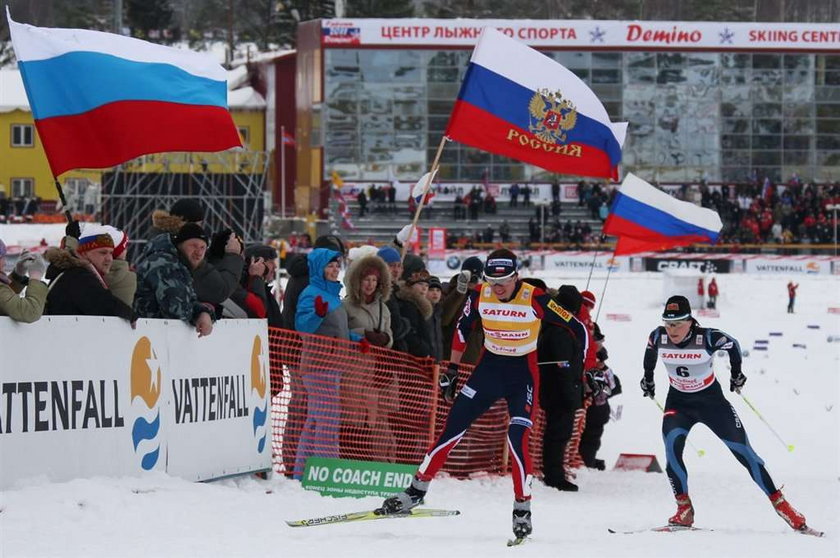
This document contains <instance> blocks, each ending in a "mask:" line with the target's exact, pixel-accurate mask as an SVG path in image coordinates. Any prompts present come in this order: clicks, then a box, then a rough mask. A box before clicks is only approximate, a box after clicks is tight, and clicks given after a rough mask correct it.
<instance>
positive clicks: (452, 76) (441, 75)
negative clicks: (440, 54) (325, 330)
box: [426, 67, 461, 83]
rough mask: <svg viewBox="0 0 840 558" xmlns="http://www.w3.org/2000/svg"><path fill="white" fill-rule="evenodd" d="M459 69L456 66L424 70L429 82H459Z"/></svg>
mask: <svg viewBox="0 0 840 558" xmlns="http://www.w3.org/2000/svg"><path fill="white" fill-rule="evenodd" d="M460 74H461V70H459V69H458V68H432V67H430V68H429V69H428V70H426V79H427V80H429V81H430V82H433V81H434V82H444V83H448V82H455V81H458V82H460V81H461V80H460Z"/></svg>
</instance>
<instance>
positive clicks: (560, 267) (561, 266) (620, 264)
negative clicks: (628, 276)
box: [544, 252, 630, 272]
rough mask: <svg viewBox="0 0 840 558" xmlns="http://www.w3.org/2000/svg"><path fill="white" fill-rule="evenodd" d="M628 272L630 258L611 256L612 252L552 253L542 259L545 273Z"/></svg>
mask: <svg viewBox="0 0 840 558" xmlns="http://www.w3.org/2000/svg"><path fill="white" fill-rule="evenodd" d="M593 260H594V262H595V263H594V271H612V272H616V271H630V258H627V257H624V256H618V257H616V256H613V254H612V252H598V254H597V255H595V254H594V253H593V252H554V253H552V254H547V255H546V256H545V258H544V266H545V267H544V268H545V270H546V271H549V270H551V271H589V269H590V268H592V267H593Z"/></svg>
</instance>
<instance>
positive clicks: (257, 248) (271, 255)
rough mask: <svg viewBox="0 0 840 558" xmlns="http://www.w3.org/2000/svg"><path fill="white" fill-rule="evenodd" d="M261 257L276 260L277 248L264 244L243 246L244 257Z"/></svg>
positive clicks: (247, 258)
mask: <svg viewBox="0 0 840 558" xmlns="http://www.w3.org/2000/svg"><path fill="white" fill-rule="evenodd" d="M251 258H262V259H264V260H276V259H277V250H275V249H274V248H272V247H271V246H266V245H265V244H251V245H250V246H248V247H247V248H245V259H246V260H250V259H251Z"/></svg>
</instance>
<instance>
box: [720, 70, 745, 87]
mask: <svg viewBox="0 0 840 558" xmlns="http://www.w3.org/2000/svg"><path fill="white" fill-rule="evenodd" d="M749 78H750V76H749V74H747V73H744V72H728V71H722V72H721V73H720V83H721V84H722V85H744V84H746V83H747V82H748V81H749Z"/></svg>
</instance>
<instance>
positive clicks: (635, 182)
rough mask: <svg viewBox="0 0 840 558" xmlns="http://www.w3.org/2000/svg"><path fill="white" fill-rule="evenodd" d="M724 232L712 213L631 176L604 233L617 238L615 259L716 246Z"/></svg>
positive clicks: (716, 215)
mask: <svg viewBox="0 0 840 558" xmlns="http://www.w3.org/2000/svg"><path fill="white" fill-rule="evenodd" d="M722 228H723V223H722V222H721V220H720V216H719V215H718V214H717V213H715V212H714V211H712V210H711V209H706V208H703V207H700V206H698V205H695V204H693V203H689V202H684V201H680V200H678V199H675V198H673V197H671V196H670V195H668V194H666V193H665V192H663V191H662V190H658V189H657V188H655V187H653V186H652V185H651V184H648V183H647V182H645V181H644V180H642V179H641V178H639V177H637V176H635V175H634V174H632V173H628V174H627V176H626V177H625V178H624V182H622V183H621V187H620V188H619V190H618V192H617V193H616V196H615V200H614V201H613V204H612V207H611V208H610V214H609V216H608V217H607V221H606V222H605V223H604V233H606V234H609V235H612V236H617V237H618V243H617V244H616V247H615V254H616V255H626V254H636V253H639V252H655V251H658V250H666V249H668V248H673V247H675V246H687V245H689V244H695V243H698V242H708V243H711V244H714V243H715V242H717V240H718V236H719V233H720V230H721V229H722Z"/></svg>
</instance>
